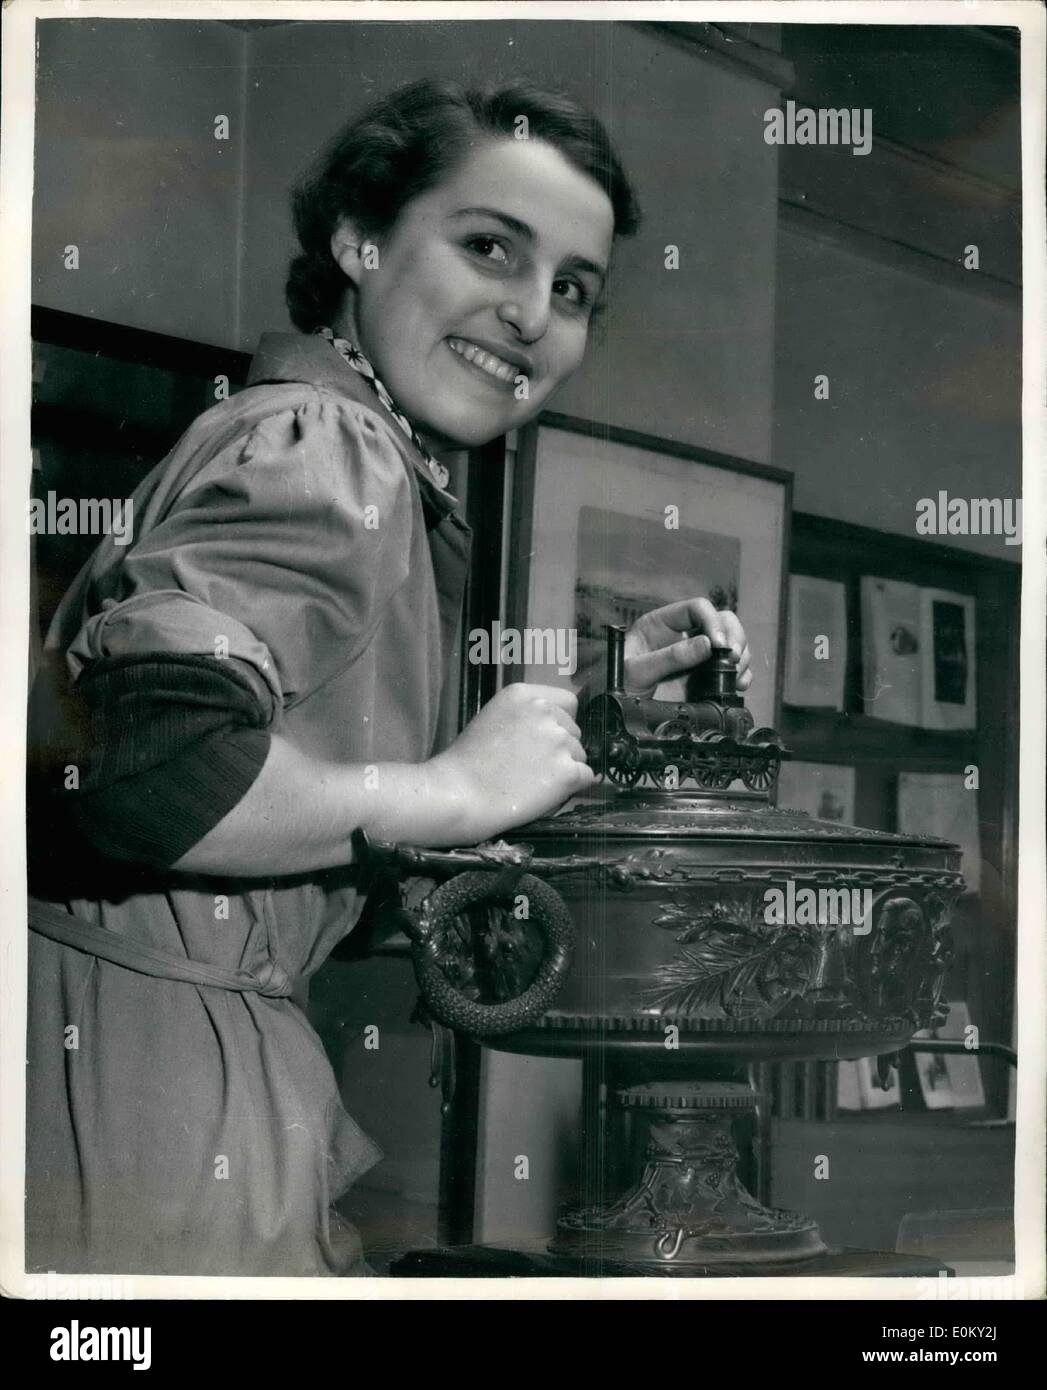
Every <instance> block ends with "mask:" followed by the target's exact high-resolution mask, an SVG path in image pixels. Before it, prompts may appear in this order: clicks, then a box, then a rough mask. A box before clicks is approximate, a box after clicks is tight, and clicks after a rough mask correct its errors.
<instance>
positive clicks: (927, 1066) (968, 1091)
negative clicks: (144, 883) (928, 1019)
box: [913, 999, 985, 1110]
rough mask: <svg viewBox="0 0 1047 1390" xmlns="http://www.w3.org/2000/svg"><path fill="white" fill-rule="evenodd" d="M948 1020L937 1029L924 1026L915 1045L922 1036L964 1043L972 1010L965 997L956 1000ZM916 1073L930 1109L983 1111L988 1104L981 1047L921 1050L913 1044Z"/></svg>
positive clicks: (951, 1004)
mask: <svg viewBox="0 0 1047 1390" xmlns="http://www.w3.org/2000/svg"><path fill="white" fill-rule="evenodd" d="M948 1008H949V1014H948V1017H947V1018H946V1020H945V1022H944V1023H942V1024H941V1025H940V1026H939V1027H937V1028H921V1029H920V1031H919V1032H918V1033H917V1034H915V1036H914V1039H913V1041H914V1044H915V1043H916V1042H918V1041H919V1040H920V1039H921V1038H948V1039H950V1040H951V1041H953V1042H963V1041H965V1039H966V1036H967V1033H968V1031H969V1030H970V1028H971V1011H970V1009H969V1008H968V1006H967V1003H966V1001H965V1000H962V999H956V1000H952V1001H951V1002H950V1003H949V1005H948ZM913 1056H914V1057H915V1058H916V1074H917V1077H918V1078H919V1082H920V1091H921V1094H922V1096H923V1101H924V1104H925V1105H926V1106H927V1108H928V1110H945V1109H955V1110H980V1109H982V1108H983V1107H984V1105H985V1088H984V1086H983V1084H982V1073H981V1063H980V1061H979V1057H978V1050H977V1047H972V1048H971V1050H970V1052H963V1053H958V1052H955V1053H954V1052H949V1053H933V1052H921V1051H920V1050H919V1048H918V1047H916V1046H914V1047H913Z"/></svg>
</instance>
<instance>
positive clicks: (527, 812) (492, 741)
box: [428, 681, 595, 844]
mask: <svg viewBox="0 0 1047 1390" xmlns="http://www.w3.org/2000/svg"><path fill="white" fill-rule="evenodd" d="M577 706H578V700H577V696H575V695H574V694H573V693H572V692H571V691H569V690H562V689H560V688H559V687H558V686H552V685H529V684H527V683H526V682H522V681H521V682H517V683H514V684H512V685H507V686H503V688H502V689H501V690H499V691H498V693H497V694H496V695H495V696H494V697H493V699H491V700H489V701H488V703H487V704H486V705H484V707H483V709H482V710H481V711H480V713H479V714H478V715H477V716H476V718H475V719H473V720H472V721H471V722H470V723H469V724H467V725H466V727H465V728H464V729H463V730H462V732H461V733H460V734H459V735H458V737H457V738H456V739H455V741H454V742H453V743H452V744H451V745H450V747H449V748H447V749H446V750H445V751H444V752H443V753H439V754H437V756H436V757H435V758H432V759H431V760H430V762H429V764H428V771H429V773H430V774H435V776H436V777H437V779H438V781H439V783H440V784H441V790H442V791H443V793H444V795H446V796H447V797H448V798H449V800H450V805H451V807H452V808H453V810H452V819H453V820H454V822H455V825H456V829H457V830H458V831H459V833H460V836H461V843H463V844H475V843H476V842H478V841H480V840H486V839H489V838H490V837H491V836H492V835H497V834H500V833H501V832H502V831H504V830H510V829H512V828H513V827H514V826H517V825H525V824H526V823H527V822H528V821H531V820H534V819H536V818H537V817H538V816H543V815H546V814H547V813H548V812H550V811H554V810H556V809H557V807H559V806H561V805H563V803H564V802H565V801H567V800H569V798H570V797H572V796H577V795H578V794H579V793H580V792H583V791H585V790H586V789H587V788H588V787H590V786H592V784H593V782H594V781H595V774H594V773H593V771H592V769H591V768H590V767H589V765H588V763H587V762H586V761H585V752H584V751H583V749H582V745H581V742H580V741H579V740H580V733H581V731H580V730H579V728H578V725H577V724H576V723H575V722H574V715H575V713H576V711H577Z"/></svg>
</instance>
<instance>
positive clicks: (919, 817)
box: [898, 772, 982, 894]
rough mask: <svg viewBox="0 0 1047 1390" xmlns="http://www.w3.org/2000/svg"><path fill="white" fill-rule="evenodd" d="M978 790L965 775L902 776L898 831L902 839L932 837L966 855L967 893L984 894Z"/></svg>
mask: <svg viewBox="0 0 1047 1390" xmlns="http://www.w3.org/2000/svg"><path fill="white" fill-rule="evenodd" d="M978 795H979V794H978V788H977V786H976V785H968V784H967V778H966V777H965V776H964V775H963V774H962V773H951V772H900V773H899V774H898V829H899V831H900V832H901V833H902V834H903V835H933V836H934V837H935V838H936V839H939V840H950V841H951V842H952V843H953V844H957V845H959V847H960V849H961V851H962V852H963V859H962V860H961V866H960V872H961V873H962V874H963V877H964V881H965V884H966V888H965V892H967V893H974V894H977V893H979V892H981V877H982V875H981V868H982V854H981V833H980V821H979V816H978Z"/></svg>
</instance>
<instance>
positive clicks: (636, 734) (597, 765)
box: [581, 624, 792, 792]
mask: <svg viewBox="0 0 1047 1390" xmlns="http://www.w3.org/2000/svg"><path fill="white" fill-rule="evenodd" d="M624 663H625V628H624V627H618V626H615V625H613V624H609V625H608V627H607V689H606V690H605V691H604V693H603V694H600V695H596V696H594V697H593V698H592V699H591V700H590V701H589V702H588V703H587V705H586V706H585V709H584V711H583V713H582V718H581V726H582V742H583V745H584V747H585V753H586V757H587V758H588V760H589V763H590V766H591V767H592V768H593V770H594V771H595V772H598V773H601V774H603V776H605V777H607V778H608V779H609V780H610V781H611V782H613V783H614V784H615V785H616V786H619V787H626V788H627V787H633V786H635V785H636V783H637V782H639V781H640V780H641V778H642V779H644V781H645V782H646V781H648V780H649V781H650V782H652V783H653V784H654V785H655V786H657V787H661V788H663V789H667V790H675V789H676V788H677V787H680V786H681V785H682V783H683V782H684V781H686V780H687V779H688V778H691V779H693V780H694V781H695V782H696V783H697V784H698V786H699V787H702V788H704V789H706V790H711V791H724V790H726V789H727V788H728V787H729V786H730V785H731V784H732V782H734V781H736V780H738V779H740V780H741V781H742V782H743V783H744V784H745V786H746V787H748V788H749V790H750V791H758V792H769V791H770V790H771V788H772V787H773V786H774V785H775V783H776V782H777V780H778V773H779V770H780V768H781V764H782V760H783V759H784V758H789V757H791V756H792V754H791V753H790V752H789V751H788V749H786V748H784V747H783V745H782V742H781V740H780V739H779V737H778V735H777V734H776V733H775V731H774V730H773V729H766V728H760V729H756V728H754V727H753V717H752V715H751V714H750V713H749V711H748V710H747V709H746V708H745V705H744V704H743V702H742V697H741V696H740V695H739V694H738V692H737V688H736V671H735V659H734V656H733V653H732V652H731V650H730V648H728V647H714V648H713V650H712V653H711V654H710V656H709V659H708V660H707V661H706V662H705V663H704V664H703V665H702V666H700V667H699V668H698V669H697V670H696V671H695V672H694V673H693V674H692V676H691V677H690V678H689V682H688V695H689V696H690V697H691V698H689V699H688V700H687V701H686V702H684V703H680V704H676V703H673V702H671V701H668V700H652V699H647V698H644V697H643V696H640V695H627V694H626V693H625V691H624V690H623V688H622V686H623V679H624Z"/></svg>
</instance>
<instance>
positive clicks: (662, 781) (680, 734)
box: [651, 719, 690, 791]
mask: <svg viewBox="0 0 1047 1390" xmlns="http://www.w3.org/2000/svg"><path fill="white" fill-rule="evenodd" d="M689 733H690V729H689V728H688V727H687V725H686V724H685V723H684V721H683V720H682V719H667V720H665V722H664V723H663V724H659V725H658V727H657V729H655V731H654V736H655V738H657V739H663V740H665V741H666V742H671V743H676V742H680V743H681V745H682V744H683V740H685V739H686V738H687V735H688V734H689ZM666 756H667V758H668V761H667V762H666V765H665V767H664V768H658V769H657V770H656V771H654V772H652V773H651V778H652V780H653V782H654V784H655V786H656V787H661V788H662V790H663V791H664V790H665V787H666V783H667V782H668V780H669V778H668V776H667V773H668V769H669V768H670V767H674V768H675V769H676V786H677V787H678V786H679V785H680V783H681V782H682V781H683V780H684V778H685V777H686V776H687V754H686V751H685V748H684V747H683V746H681V751H680V756H679V757H676V758H674V757H673V756H672V755H671V754H667V755H666ZM670 790H675V787H673V788H670Z"/></svg>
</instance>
